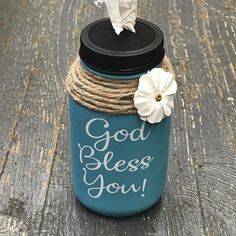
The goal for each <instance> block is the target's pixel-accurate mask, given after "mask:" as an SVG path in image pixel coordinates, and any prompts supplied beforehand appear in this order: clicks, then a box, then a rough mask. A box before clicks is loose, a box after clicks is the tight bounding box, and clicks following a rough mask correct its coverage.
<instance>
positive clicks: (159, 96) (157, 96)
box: [155, 92, 162, 102]
mask: <svg viewBox="0 0 236 236" xmlns="http://www.w3.org/2000/svg"><path fill="white" fill-rule="evenodd" d="M155 99H156V101H157V102H160V101H161V99H162V96H161V94H160V92H157V93H156V96H155Z"/></svg>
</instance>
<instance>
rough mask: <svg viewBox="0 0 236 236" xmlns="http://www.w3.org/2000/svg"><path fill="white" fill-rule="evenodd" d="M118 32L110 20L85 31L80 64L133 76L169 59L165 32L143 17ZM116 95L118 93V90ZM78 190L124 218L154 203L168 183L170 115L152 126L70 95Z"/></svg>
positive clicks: (114, 75) (86, 200)
mask: <svg viewBox="0 0 236 236" xmlns="http://www.w3.org/2000/svg"><path fill="white" fill-rule="evenodd" d="M135 29H136V34H134V33H132V32H129V31H126V30H125V31H124V32H122V33H121V34H120V36H117V35H116V34H115V33H114V31H113V29H112V26H111V23H110V20H109V19H107V18H106V19H102V20H99V21H96V22H94V23H92V24H90V25H88V26H87V27H86V28H85V29H84V30H83V31H82V33H81V47H80V52H79V54H80V63H81V66H82V67H83V68H85V69H86V70H87V71H89V72H91V73H92V74H94V75H99V76H102V77H104V78H108V79H110V80H111V81H112V80H134V79H139V77H140V76H141V75H142V74H144V73H147V71H148V70H151V69H152V68H154V67H160V66H161V65H162V60H163V58H164V54H165V52H164V48H163V42H164V36H163V33H162V31H161V30H160V29H159V27H157V26H156V25H154V24H152V23H150V22H148V21H145V20H141V19H137V22H136V26H135ZM114 96H115V94H114ZM69 114H70V135H71V152H72V183H73V190H74V193H75V195H76V197H77V198H78V199H79V201H80V202H81V203H82V204H83V205H85V206H86V207H87V208H89V209H91V210H93V211H95V212H97V213H100V214H103V215H108V216H115V217H123V216H130V215H134V214H137V213H139V212H142V211H144V210H146V209H148V208H150V207H151V206H152V205H154V204H155V203H156V202H157V201H158V199H159V198H160V197H161V194H162V192H163V190H164V187H165V182H166V176H167V163H168V148H169V135H170V122H171V118H170V117H166V118H164V119H163V120H162V121H161V122H159V123H156V124H150V123H148V122H144V121H142V120H141V119H140V117H139V115H138V114H122V115H116V114H109V113H106V112H98V111H94V110H92V109H90V108H87V107H86V106H84V105H81V104H80V103H79V102H77V101H75V100H74V99H73V98H72V97H69Z"/></svg>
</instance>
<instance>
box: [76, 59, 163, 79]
mask: <svg viewBox="0 0 236 236" xmlns="http://www.w3.org/2000/svg"><path fill="white" fill-rule="evenodd" d="M80 64H81V65H82V66H83V67H84V68H85V69H86V70H88V71H89V72H91V73H93V74H95V75H98V76H101V77H103V78H107V79H117V80H132V79H137V78H140V77H141V76H142V75H144V74H146V73H145V72H144V73H138V74H132V75H111V74H105V73H101V72H99V71H96V70H94V69H93V68H91V67H90V66H89V65H88V64H86V63H85V62H84V61H83V60H82V59H80ZM161 66H162V63H161V64H159V65H157V66H156V67H154V68H160V67H161Z"/></svg>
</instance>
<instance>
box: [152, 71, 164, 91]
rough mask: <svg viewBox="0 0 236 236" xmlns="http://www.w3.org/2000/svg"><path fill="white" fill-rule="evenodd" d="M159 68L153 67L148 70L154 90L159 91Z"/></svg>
mask: <svg viewBox="0 0 236 236" xmlns="http://www.w3.org/2000/svg"><path fill="white" fill-rule="evenodd" d="M160 72H161V68H154V69H152V70H151V71H150V76H151V78H152V81H153V84H154V86H155V91H159V90H160V89H159V79H160Z"/></svg>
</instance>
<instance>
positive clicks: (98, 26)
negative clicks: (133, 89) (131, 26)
mask: <svg viewBox="0 0 236 236" xmlns="http://www.w3.org/2000/svg"><path fill="white" fill-rule="evenodd" d="M135 30H136V33H133V32H130V31H128V30H124V31H123V32H121V33H120V35H117V34H116V33H115V31H114V29H113V28H112V25H111V22H110V19H109V18H105V19H101V20H98V21H95V22H93V23H91V24H89V25H88V26H87V27H86V28H84V29H83V31H82V33H81V37H80V41H81V46H80V51H79V54H80V57H81V60H82V61H83V62H84V63H86V64H87V65H88V66H89V67H91V68H92V69H94V70H96V71H98V72H102V73H107V74H114V75H129V74H136V73H143V72H145V71H147V70H150V69H152V68H153V67H155V66H157V65H159V64H160V63H161V62H162V60H163V57H164V54H165V50H164V47H163V44H164V35H163V33H162V31H161V29H160V28H159V27H158V26H156V25H155V24H153V23H151V22H149V21H146V20H143V19H139V18H138V19H136V25H135Z"/></svg>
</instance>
